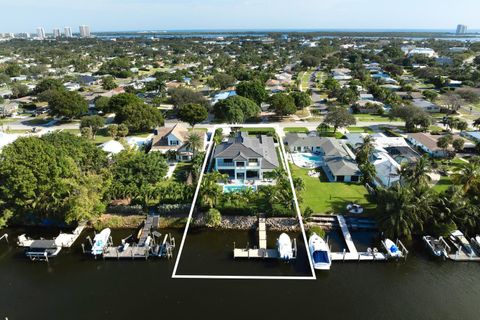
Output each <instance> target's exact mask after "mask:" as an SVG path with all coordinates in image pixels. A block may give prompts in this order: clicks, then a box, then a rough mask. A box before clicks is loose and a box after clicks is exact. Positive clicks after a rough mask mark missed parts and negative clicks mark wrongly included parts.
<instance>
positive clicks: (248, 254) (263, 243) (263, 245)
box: [233, 215, 297, 259]
mask: <svg viewBox="0 0 480 320" xmlns="http://www.w3.org/2000/svg"><path fill="white" fill-rule="evenodd" d="M293 246H294V248H293V253H294V258H293V259H295V258H296V257H297V241H296V239H293ZM233 257H234V258H235V259H236V258H247V259H280V254H279V252H278V250H277V249H268V248H267V223H266V218H265V216H264V215H259V217H258V247H254V248H253V249H251V248H248V246H247V248H243V249H240V248H235V244H234V248H233Z"/></svg>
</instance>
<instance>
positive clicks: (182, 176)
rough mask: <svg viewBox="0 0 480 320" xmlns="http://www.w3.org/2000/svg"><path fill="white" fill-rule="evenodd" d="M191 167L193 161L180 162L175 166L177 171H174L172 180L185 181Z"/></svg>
mask: <svg viewBox="0 0 480 320" xmlns="http://www.w3.org/2000/svg"><path fill="white" fill-rule="evenodd" d="M191 167H192V163H191V162H179V163H178V164H177V166H176V167H175V171H173V176H172V178H171V180H172V181H176V182H185V181H186V180H187V176H188V172H189V171H190V168H191Z"/></svg>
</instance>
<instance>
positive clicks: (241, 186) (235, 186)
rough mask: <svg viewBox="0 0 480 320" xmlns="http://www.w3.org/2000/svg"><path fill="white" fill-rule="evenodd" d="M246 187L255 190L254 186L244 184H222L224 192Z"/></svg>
mask: <svg viewBox="0 0 480 320" xmlns="http://www.w3.org/2000/svg"><path fill="white" fill-rule="evenodd" d="M247 189H253V191H255V190H256V189H257V187H256V186H245V185H230V186H223V192H224V193H230V192H240V191H243V190H247Z"/></svg>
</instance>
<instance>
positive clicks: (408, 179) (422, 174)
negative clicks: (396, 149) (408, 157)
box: [399, 156, 432, 186]
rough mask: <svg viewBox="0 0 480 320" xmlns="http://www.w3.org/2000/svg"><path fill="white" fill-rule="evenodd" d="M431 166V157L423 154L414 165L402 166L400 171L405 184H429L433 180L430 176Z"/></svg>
mask: <svg viewBox="0 0 480 320" xmlns="http://www.w3.org/2000/svg"><path fill="white" fill-rule="evenodd" d="M431 168H432V166H431V163H430V161H429V159H428V158H427V157H426V156H423V157H421V158H420V159H418V161H417V162H416V163H415V164H414V165H408V166H405V167H403V166H402V168H401V169H400V170H399V171H400V172H399V173H400V177H401V179H402V181H403V182H404V184H405V183H406V184H410V185H412V186H418V185H428V183H430V182H431V180H432V178H431V177H430V176H429V173H430V171H431Z"/></svg>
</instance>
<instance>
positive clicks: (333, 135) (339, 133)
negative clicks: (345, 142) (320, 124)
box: [318, 129, 343, 139]
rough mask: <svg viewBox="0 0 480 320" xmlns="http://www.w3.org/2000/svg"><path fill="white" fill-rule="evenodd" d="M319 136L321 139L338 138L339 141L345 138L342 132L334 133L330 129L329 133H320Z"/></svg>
mask: <svg viewBox="0 0 480 320" xmlns="http://www.w3.org/2000/svg"><path fill="white" fill-rule="evenodd" d="M318 135H319V136H320V137H327V138H337V139H342V138H343V133H341V132H338V131H337V132H333V129H329V130H327V131H318Z"/></svg>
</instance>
